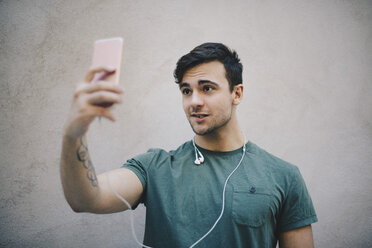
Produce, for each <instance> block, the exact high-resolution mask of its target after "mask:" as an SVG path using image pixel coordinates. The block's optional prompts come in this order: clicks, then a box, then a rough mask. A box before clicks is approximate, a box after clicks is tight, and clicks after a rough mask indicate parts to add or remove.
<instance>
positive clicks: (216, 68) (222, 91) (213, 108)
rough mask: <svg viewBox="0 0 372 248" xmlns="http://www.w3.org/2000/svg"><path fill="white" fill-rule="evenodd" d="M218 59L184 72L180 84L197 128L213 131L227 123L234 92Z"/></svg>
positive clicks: (188, 110)
mask: <svg viewBox="0 0 372 248" xmlns="http://www.w3.org/2000/svg"><path fill="white" fill-rule="evenodd" d="M225 73H226V71H225V67H224V66H223V64H222V63H221V62H219V61H211V62H207V63H203V64H200V65H197V66H195V67H193V68H191V69H189V70H188V71H186V73H185V74H184V76H183V78H182V81H181V83H180V84H179V86H180V90H181V93H182V103H183V109H184V111H185V113H186V116H187V119H188V120H189V122H190V125H191V127H192V129H193V130H194V132H195V133H196V134H198V135H206V134H210V133H212V132H214V131H217V130H220V129H221V128H223V127H225V126H227V125H228V124H229V121H230V119H231V114H232V108H233V95H234V94H233V93H232V92H231V91H230V87H229V82H228V81H227V79H226V76H225Z"/></svg>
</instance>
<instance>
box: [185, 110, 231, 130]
mask: <svg viewBox="0 0 372 248" xmlns="http://www.w3.org/2000/svg"><path fill="white" fill-rule="evenodd" d="M231 113H232V111H230V113H229V115H228V116H227V117H226V118H224V119H222V120H217V121H214V122H213V123H212V125H211V126H210V127H208V128H207V130H205V131H203V132H197V130H195V128H194V126H193V124H192V123H191V121H190V120H189V123H190V126H191V128H192V130H193V131H194V133H195V134H197V135H200V136H205V135H208V134H211V133H213V132H215V131H217V130H218V129H221V128H222V127H224V126H226V125H227V124H228V123H229V122H230V120H231ZM196 125H197V124H196Z"/></svg>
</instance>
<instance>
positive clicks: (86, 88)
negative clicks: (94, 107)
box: [75, 81, 124, 97]
mask: <svg viewBox="0 0 372 248" xmlns="http://www.w3.org/2000/svg"><path fill="white" fill-rule="evenodd" d="M99 91H107V92H112V93H116V94H123V92H124V90H123V88H121V87H120V86H118V85H117V84H114V83H111V82H105V81H98V82H97V83H95V84H88V83H81V84H79V85H78V86H77V88H76V90H75V97H78V96H79V95H81V94H90V93H94V92H99Z"/></svg>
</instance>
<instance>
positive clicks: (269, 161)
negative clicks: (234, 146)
mask: <svg viewBox="0 0 372 248" xmlns="http://www.w3.org/2000/svg"><path fill="white" fill-rule="evenodd" d="M249 145H250V146H249V149H248V155H249V156H250V157H251V158H252V159H256V160H258V161H260V162H261V163H262V165H264V166H265V167H266V168H267V169H268V170H269V171H270V172H271V173H277V174H281V175H286V176H290V177H292V176H298V175H299V173H300V172H299V169H298V167H297V166H296V165H294V164H292V163H290V162H287V161H285V160H283V159H281V158H279V157H277V156H275V155H273V154H271V153H270V152H268V151H266V150H264V149H263V148H261V147H259V146H257V145H256V144H254V143H252V142H250V144H249Z"/></svg>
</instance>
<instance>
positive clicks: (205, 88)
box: [203, 85, 213, 92]
mask: <svg viewBox="0 0 372 248" xmlns="http://www.w3.org/2000/svg"><path fill="white" fill-rule="evenodd" d="M211 90H213V88H212V87H211V86H208V85H205V86H204V87H203V91H204V92H209V91H211Z"/></svg>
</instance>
